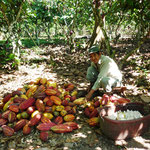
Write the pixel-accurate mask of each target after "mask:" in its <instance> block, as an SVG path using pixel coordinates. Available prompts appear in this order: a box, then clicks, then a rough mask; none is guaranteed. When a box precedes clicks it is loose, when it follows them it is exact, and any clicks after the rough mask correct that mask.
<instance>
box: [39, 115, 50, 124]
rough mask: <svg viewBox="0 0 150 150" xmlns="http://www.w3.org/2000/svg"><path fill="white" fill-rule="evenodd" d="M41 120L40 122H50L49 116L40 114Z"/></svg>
mask: <svg viewBox="0 0 150 150" xmlns="http://www.w3.org/2000/svg"><path fill="white" fill-rule="evenodd" d="M41 122H42V123H49V122H51V120H50V119H49V118H47V117H45V116H42V117H41Z"/></svg>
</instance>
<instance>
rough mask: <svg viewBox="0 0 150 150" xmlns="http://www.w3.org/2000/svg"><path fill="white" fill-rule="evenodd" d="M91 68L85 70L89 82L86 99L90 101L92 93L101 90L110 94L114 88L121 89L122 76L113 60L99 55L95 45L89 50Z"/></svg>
mask: <svg viewBox="0 0 150 150" xmlns="http://www.w3.org/2000/svg"><path fill="white" fill-rule="evenodd" d="M89 56H90V60H91V66H90V67H89V68H88V70H87V75H86V78H87V80H88V81H90V88H89V89H88V94H87V95H86V99H87V100H90V99H91V97H92V95H93V93H94V92H95V91H97V90H98V89H99V88H103V90H104V91H105V92H106V93H110V92H112V89H113V88H114V87H121V85H122V74H121V72H120V70H119V68H118V66H117V64H116V63H115V61H114V60H113V59H111V58H110V57H108V56H104V55H101V52H100V49H99V47H98V46H97V45H94V46H92V47H91V48H90V49H89Z"/></svg>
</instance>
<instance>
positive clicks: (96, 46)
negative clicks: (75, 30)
mask: <svg viewBox="0 0 150 150" xmlns="http://www.w3.org/2000/svg"><path fill="white" fill-rule="evenodd" d="M99 51H100V49H99V47H98V45H94V46H92V47H91V48H90V49H89V54H92V53H97V52H99Z"/></svg>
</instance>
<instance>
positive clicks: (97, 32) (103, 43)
mask: <svg viewBox="0 0 150 150" xmlns="http://www.w3.org/2000/svg"><path fill="white" fill-rule="evenodd" d="M99 3H100V2H99V1H98V0H97V1H96V4H95V5H94V6H93V14H94V18H95V25H94V30H93V33H92V36H91V39H90V40H89V42H88V45H87V47H86V48H89V47H91V46H92V45H93V44H98V45H99V47H100V48H103V49H106V52H107V54H108V55H109V56H111V55H112V51H111V50H110V42H109V37H108V36H107V33H106V31H105V26H104V17H102V16H101V14H100V4H99Z"/></svg>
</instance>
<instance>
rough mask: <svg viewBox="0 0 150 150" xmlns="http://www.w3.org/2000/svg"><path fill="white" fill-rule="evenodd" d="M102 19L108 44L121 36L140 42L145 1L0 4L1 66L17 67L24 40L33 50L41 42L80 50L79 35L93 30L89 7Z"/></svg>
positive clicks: (148, 20)
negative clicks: (58, 41) (62, 42)
mask: <svg viewBox="0 0 150 150" xmlns="http://www.w3.org/2000/svg"><path fill="white" fill-rule="evenodd" d="M96 2H97V3H99V5H100V7H99V8H98V9H97V11H99V13H100V14H101V15H102V17H104V16H105V24H106V27H105V30H106V33H107V34H108V35H109V34H110V35H111V36H110V41H113V40H114V39H116V37H117V36H118V35H119V34H120V35H122V34H124V35H125V34H127V35H129V34H130V36H131V37H132V38H135V39H136V40H140V39H141V38H142V37H144V35H145V34H146V33H147V32H148V31H149V28H150V10H149V8H150V3H149V1H148V0H140V1H139V0H134V1H133V0H113V1H107V0H103V1H98V0H94V1H92V0H1V1H0V35H1V36H2V37H3V38H1V41H0V57H1V58H2V60H1V66H0V67H2V66H3V65H5V64H8V62H12V63H11V64H12V67H13V66H15V63H16V65H18V64H19V63H18V60H19V59H20V57H21V56H20V53H21V49H22V47H24V44H23V43H24V41H25V39H27V40H28V39H30V40H31V41H32V44H33V45H34V46H38V45H40V44H41V39H45V40H47V41H48V42H50V41H52V40H54V39H63V40H65V41H66V42H65V43H66V44H69V45H71V47H72V46H73V47H75V48H76V47H79V48H80V47H82V46H81V45H82V42H75V41H74V39H75V37H76V36H78V35H84V34H88V35H91V34H92V32H93V27H94V21H95V20H94V17H93V10H92V6H93V5H95V3H96Z"/></svg>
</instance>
